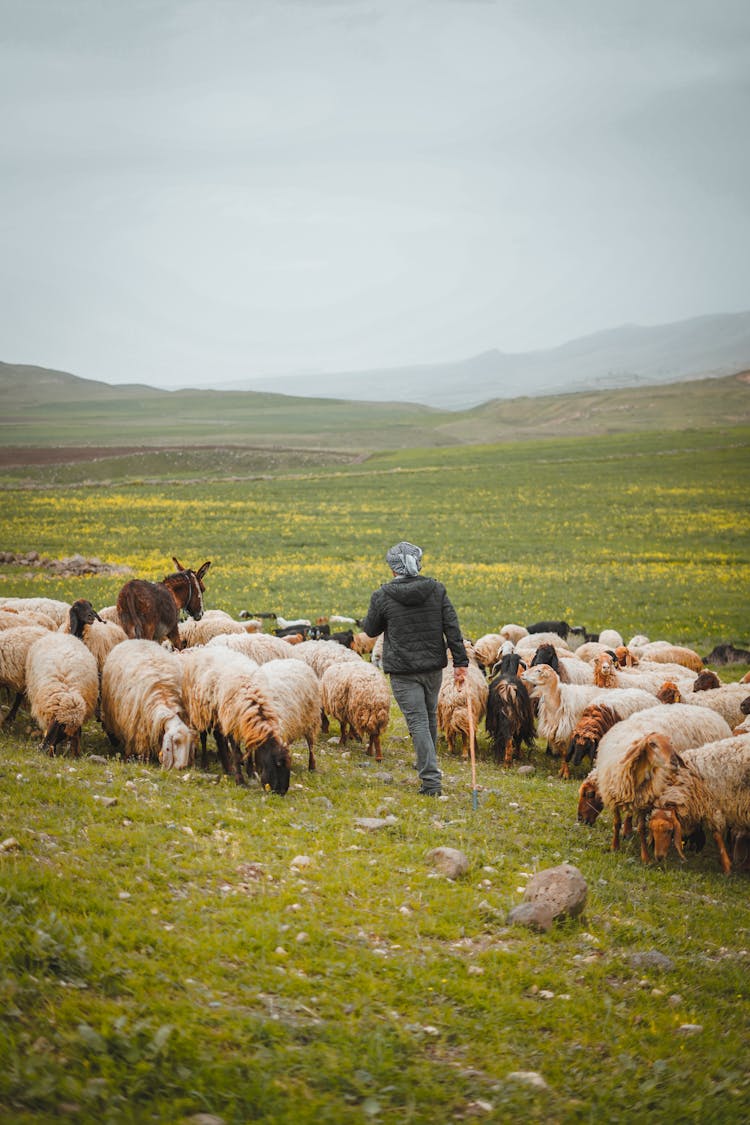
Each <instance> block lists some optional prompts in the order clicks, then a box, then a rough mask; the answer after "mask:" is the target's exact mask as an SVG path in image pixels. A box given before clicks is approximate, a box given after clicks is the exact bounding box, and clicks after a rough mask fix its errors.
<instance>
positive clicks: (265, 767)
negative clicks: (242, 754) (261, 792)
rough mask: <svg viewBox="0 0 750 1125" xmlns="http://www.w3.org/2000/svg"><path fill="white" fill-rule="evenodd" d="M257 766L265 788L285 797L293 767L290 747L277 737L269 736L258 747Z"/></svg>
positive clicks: (256, 751)
mask: <svg viewBox="0 0 750 1125" xmlns="http://www.w3.org/2000/svg"><path fill="white" fill-rule="evenodd" d="M255 768H256V770H257V771H258V774H259V776H260V784H261V786H262V787H263V789H265V790H266V791H267V792H271V793H278V794H279V796H280V797H283V796H284V794H285V793H286V792H287V790H288V789H289V777H290V774H291V768H292V756H291V754H290V752H289V747H288V746H286V745H285V744H284V743H283V742H281V741H280V740H279V739H277V738H274V737H270V738H267V739H266V741H265V742H264V743H262V745H260V746H258V747H256V750H255Z"/></svg>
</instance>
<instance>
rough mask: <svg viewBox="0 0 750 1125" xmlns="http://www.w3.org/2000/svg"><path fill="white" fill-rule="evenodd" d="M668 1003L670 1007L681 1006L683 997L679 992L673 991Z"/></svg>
mask: <svg viewBox="0 0 750 1125" xmlns="http://www.w3.org/2000/svg"><path fill="white" fill-rule="evenodd" d="M667 1003H668V1004H669V1006H670V1008H679V1006H680V1004H681V1003H682V997H681V996H680V994H679V992H673V993H672V995H671V996H670V997H669V999H668V1000H667Z"/></svg>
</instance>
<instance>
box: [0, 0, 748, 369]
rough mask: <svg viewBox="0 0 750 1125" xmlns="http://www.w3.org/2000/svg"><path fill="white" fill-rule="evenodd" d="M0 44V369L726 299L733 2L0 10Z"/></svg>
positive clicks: (734, 261)
mask: <svg viewBox="0 0 750 1125" xmlns="http://www.w3.org/2000/svg"><path fill="white" fill-rule="evenodd" d="M0 29H1V31H0V360H4V361H6V362H14V363H36V364H41V365H44V366H49V367H57V368H62V369H64V370H67V371H71V372H74V373H75V374H78V375H82V376H85V377H87V378H94V379H102V380H106V381H108V382H126V381H138V382H147V383H151V384H153V385H162V386H180V385H191V384H193V385H199V384H200V385H204V386H205V385H210V384H211V382H212V381H217V382H227V381H229V380H234V379H242V378H253V377H258V376H262V375H268V374H284V373H302V372H310V373H314V372H326V371H340V370H348V369H361V368H369V367H377V366H390V365H398V364H408V363H427V362H441V361H445V360H452V359H459V358H463V357H466V356H470V355H473V354H476V353H478V352H481V351H484V350H486V349H489V348H494V347H497V348H500V349H501V350H502V351H509V352H513V351H527V350H533V349H537V348H546V347H551V346H554V345H556V344H559V343H562V342H564V341H565V340H569V339H572V338H574V337H576V336H580V335H584V334H587V333H590V332H594V331H597V330H599V329H604V328H610V327H614V326H616V325H619V324H622V323H625V322H635V323H639V324H659V323H664V322H668V321H674V320H681V319H685V318H688V317H691V316H697V315H701V314H705V313H719V312H736V311H740V310H743V309H750V144H749V143H748V123H749V122H750V3H748V2H747V0H607V2H604V3H603V2H602V0H565V2H564V3H561V2H560V0H515V2H514V0H299V2H298V0H0ZM311 385H312V384H311ZM280 389H281V388H280Z"/></svg>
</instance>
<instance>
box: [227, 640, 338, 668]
mask: <svg viewBox="0 0 750 1125" xmlns="http://www.w3.org/2000/svg"><path fill="white" fill-rule="evenodd" d="M208 645H209V646H211V645H214V646H215V645H220V646H222V647H224V648H231V649H233V650H234V651H235V652H241V653H242V654H243V656H249V657H250V659H251V660H254V661H255V662H256V664H265V663H266V661H267V660H286V659H287V658H288V657H291V656H293V655H294V652H293V650H292V648H291V646H290V645H288V644H287V643H286V641H284V640H282V638H281V637H272V636H271V634H270V633H220V634H219V635H218V636H216V637H212V638H211V640H210V641H209V642H208ZM337 647H338V646H337Z"/></svg>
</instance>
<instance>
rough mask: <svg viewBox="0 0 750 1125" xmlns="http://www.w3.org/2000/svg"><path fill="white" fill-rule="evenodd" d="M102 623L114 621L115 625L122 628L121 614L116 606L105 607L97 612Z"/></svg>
mask: <svg viewBox="0 0 750 1125" xmlns="http://www.w3.org/2000/svg"><path fill="white" fill-rule="evenodd" d="M97 612H98V614H99V616H100V617H101V619H102V621H112V622H113V623H114V624H115V625H119V626H120V628H122V621H121V620H120V613H119V610H118V609H117V606H116V605H105V606H104V608H103V609H100V610H97Z"/></svg>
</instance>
